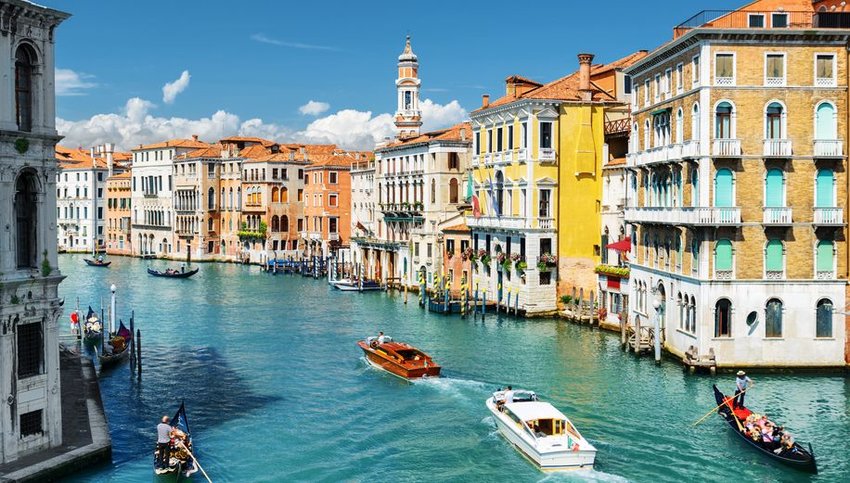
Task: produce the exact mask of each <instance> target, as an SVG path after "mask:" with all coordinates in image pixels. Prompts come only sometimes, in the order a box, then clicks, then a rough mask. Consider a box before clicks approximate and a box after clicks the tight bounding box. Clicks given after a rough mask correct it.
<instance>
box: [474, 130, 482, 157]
mask: <svg viewBox="0 0 850 483" xmlns="http://www.w3.org/2000/svg"><path fill="white" fill-rule="evenodd" d="M473 144H474V145H475V147H474V148H473V150H474V152H475V154H481V131H475V137H474V138H473Z"/></svg>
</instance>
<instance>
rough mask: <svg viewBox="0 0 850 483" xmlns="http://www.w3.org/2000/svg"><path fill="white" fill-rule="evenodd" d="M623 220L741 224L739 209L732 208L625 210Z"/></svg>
mask: <svg viewBox="0 0 850 483" xmlns="http://www.w3.org/2000/svg"><path fill="white" fill-rule="evenodd" d="M624 215H625V219H626V221H627V222H630V223H657V224H669V225H692V226H718V225H722V226H735V225H740V224H741V208H740V207H737V206H733V207H725V208H718V207H684V208H671V207H661V208H657V207H653V208H638V207H628V208H626V209H625V214H624Z"/></svg>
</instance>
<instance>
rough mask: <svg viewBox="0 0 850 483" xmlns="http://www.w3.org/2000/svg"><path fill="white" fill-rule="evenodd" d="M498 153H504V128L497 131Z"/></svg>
mask: <svg viewBox="0 0 850 483" xmlns="http://www.w3.org/2000/svg"><path fill="white" fill-rule="evenodd" d="M496 152H497V153H500V152H502V128H499V129H496Z"/></svg>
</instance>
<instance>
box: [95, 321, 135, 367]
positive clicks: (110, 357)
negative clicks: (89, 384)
mask: <svg viewBox="0 0 850 483" xmlns="http://www.w3.org/2000/svg"><path fill="white" fill-rule="evenodd" d="M132 343H133V334H132V333H131V332H130V329H128V328H127V327H126V326H125V325H124V322H120V321H119V326H118V331H117V332H116V333H114V334H110V337H109V345H110V347H111V350H110V351H104V353H103V354H99V355H98V356H97V358H98V360H100V368H101V369H105V368H107V367H112V366H114V365H116V364H118V363H120V362H121V361H125V360H127V357H128V356H129V354H130V345H131V344H132Z"/></svg>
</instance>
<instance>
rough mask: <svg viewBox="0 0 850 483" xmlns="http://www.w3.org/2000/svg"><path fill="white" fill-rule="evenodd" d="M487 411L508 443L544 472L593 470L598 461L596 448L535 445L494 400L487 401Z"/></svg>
mask: <svg viewBox="0 0 850 483" xmlns="http://www.w3.org/2000/svg"><path fill="white" fill-rule="evenodd" d="M487 409H489V410H490V412H491V413H492V414H493V418H494V419H495V420H496V427H498V428H499V432H500V433H502V436H504V437H505V439H507V440H508V441H510V442H511V444H513V445H514V446H515V447H516V448H517V449H518V450H519V451H520V452H521V453H522V454H523V455H524V456H525V457H526V458H528V459H529V460H531V461H532V462H533V463H534V464H536V465H537V466H538V467H540V469H541V470H543V471H566V470H579V469H590V468H593V463H594V461H595V460H596V448H593V447H592V446H590V445H589V444H587V446H589V447H590V448H591V449H585V448H582V449H578V450H576V451H573V450H572V449H571V448H568V447H567V446H566V445H564V446H563V448H559V447H553V446H548V447H546V448H541V447H540V446H542V443H540V442H538V443H535V442H534V441H533V440H532V439H531V437H530V436H529V435H527V434H526V433H525V432H524V431H523V430H522V429H521V428H520V427H518V426H517V425H516V423H514V422H513V421H512V420H510V419H508V417H507V416H505V414H504V413H502V412H501V411H499V410H498V409H497V408H496V405H495V404H494V403H493V402H492V398H491V399H488V400H487Z"/></svg>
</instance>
